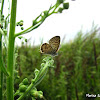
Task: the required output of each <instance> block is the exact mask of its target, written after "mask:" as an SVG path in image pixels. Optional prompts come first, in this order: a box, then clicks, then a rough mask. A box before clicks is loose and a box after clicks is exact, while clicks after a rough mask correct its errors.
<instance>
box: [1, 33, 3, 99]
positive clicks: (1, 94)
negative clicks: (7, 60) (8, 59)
mask: <svg viewBox="0 0 100 100" xmlns="http://www.w3.org/2000/svg"><path fill="white" fill-rule="evenodd" d="M1 59H2V34H1V33H0V61H1ZM0 67H2V64H1V62H0ZM0 74H1V75H0V76H1V77H0V100H2V88H3V72H2V70H1V71H0Z"/></svg>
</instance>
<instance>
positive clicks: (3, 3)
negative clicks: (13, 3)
mask: <svg viewBox="0 0 100 100" xmlns="http://www.w3.org/2000/svg"><path fill="white" fill-rule="evenodd" d="M3 4H4V0H2V4H1V15H2V14H3Z"/></svg>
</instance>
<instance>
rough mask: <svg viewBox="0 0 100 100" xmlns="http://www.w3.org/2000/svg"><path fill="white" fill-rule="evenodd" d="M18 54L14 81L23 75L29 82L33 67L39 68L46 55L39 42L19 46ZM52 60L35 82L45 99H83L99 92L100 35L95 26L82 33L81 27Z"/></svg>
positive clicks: (19, 80) (22, 77)
mask: <svg viewBox="0 0 100 100" xmlns="http://www.w3.org/2000/svg"><path fill="white" fill-rule="evenodd" d="M18 54H19V56H18V59H17V60H18V65H19V68H20V71H19V72H20V73H19V74H20V77H21V78H20V79H18V81H16V84H18V83H20V82H21V80H22V79H24V78H25V77H27V78H28V79H29V82H31V78H32V75H33V71H34V70H35V69H36V68H38V69H39V67H38V66H39V65H40V64H41V60H42V58H43V57H44V56H45V55H44V56H43V55H41V53H40V52H39V46H33V47H27V46H22V47H20V48H19V52H18ZM20 59H21V60H20ZM54 61H55V62H54V68H51V67H49V73H47V75H46V77H45V78H44V80H43V81H42V82H41V83H40V84H39V85H38V86H37V89H39V90H42V91H43V94H44V97H45V98H46V99H47V100H52V99H53V100H71V99H73V100H74V99H79V100H85V99H86V94H87V93H89V94H99V93H100V89H99V86H100V85H99V82H100V37H99V35H98V30H97V29H95V30H92V31H90V32H88V33H87V34H85V35H83V33H82V31H80V32H79V33H78V34H77V36H76V38H75V39H74V40H73V41H70V42H69V43H66V44H62V45H61V48H60V50H59V52H58V56H56V57H55V58H54ZM41 66H44V63H42V65H41ZM37 73H38V70H37ZM16 84H15V85H16Z"/></svg>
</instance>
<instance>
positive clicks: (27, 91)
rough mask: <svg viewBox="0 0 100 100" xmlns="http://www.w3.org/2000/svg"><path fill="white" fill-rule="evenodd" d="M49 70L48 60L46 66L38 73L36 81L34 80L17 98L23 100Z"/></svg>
mask: <svg viewBox="0 0 100 100" xmlns="http://www.w3.org/2000/svg"><path fill="white" fill-rule="evenodd" d="M47 71H48V62H46V64H45V66H44V67H43V68H42V69H40V72H39V73H38V75H37V77H36V79H35V81H33V82H32V83H31V84H30V85H29V87H28V88H27V89H26V91H25V92H24V93H23V94H22V95H21V96H20V97H19V98H18V99H17V100H22V99H23V98H24V97H25V96H26V95H27V94H28V93H29V92H30V91H31V89H32V88H33V87H35V86H37V85H38V84H39V83H40V82H41V81H42V80H43V78H44V77H45V75H46V73H47Z"/></svg>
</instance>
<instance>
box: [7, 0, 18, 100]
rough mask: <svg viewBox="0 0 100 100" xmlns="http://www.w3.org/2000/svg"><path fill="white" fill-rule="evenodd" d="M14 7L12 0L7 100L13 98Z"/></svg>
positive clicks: (15, 3) (15, 0)
mask: <svg viewBox="0 0 100 100" xmlns="http://www.w3.org/2000/svg"><path fill="white" fill-rule="evenodd" d="M16 7H17V0H12V6H11V18H10V31H9V43H8V53H7V54H8V61H7V71H8V73H9V76H8V77H7V100H13V99H14V94H13V92H14V42H15V37H14V34H15V24H16Z"/></svg>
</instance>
